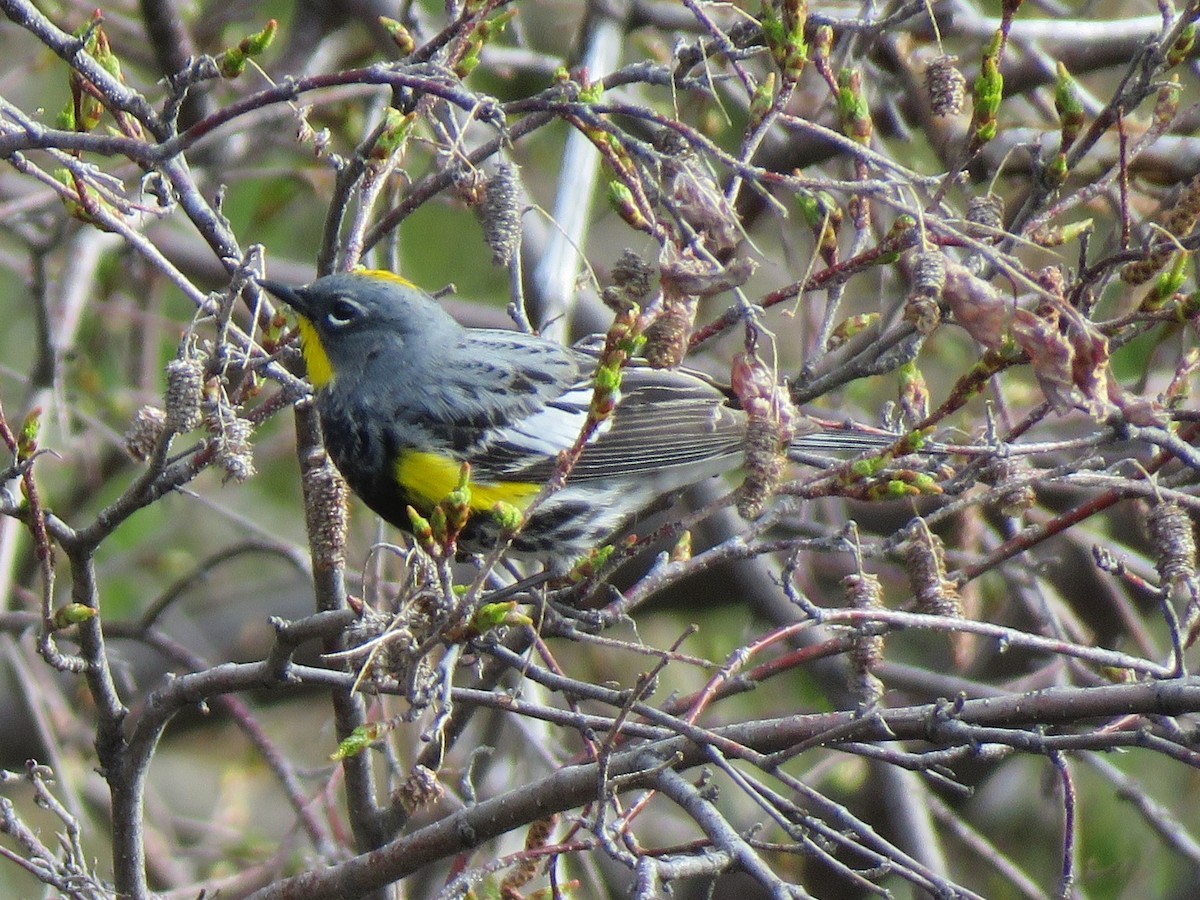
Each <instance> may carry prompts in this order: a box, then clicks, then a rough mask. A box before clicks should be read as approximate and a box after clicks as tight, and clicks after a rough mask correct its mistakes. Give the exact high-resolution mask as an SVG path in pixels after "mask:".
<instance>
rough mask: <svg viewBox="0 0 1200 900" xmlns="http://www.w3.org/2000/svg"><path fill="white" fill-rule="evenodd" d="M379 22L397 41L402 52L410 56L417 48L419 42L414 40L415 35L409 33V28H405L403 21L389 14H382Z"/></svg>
mask: <svg viewBox="0 0 1200 900" xmlns="http://www.w3.org/2000/svg"><path fill="white" fill-rule="evenodd" d="M379 24H380V25H382V26H383V27H384V30H386V31H387V33H388V34H389V35H391V38H392V40H393V41H395V43H396V46H397V47H399V48H400V53H401V54H402V55H404V56H408V54H410V53H412V52H413V50H415V49H416V48H417V43H416V41H414V40H413V36H412V35H411V34H409V31H408V29H407V28H405V27H404V25H403V24H402V23H401V22H398V21H397V20H396V19H391V18H388V17H387V16H380V17H379Z"/></svg>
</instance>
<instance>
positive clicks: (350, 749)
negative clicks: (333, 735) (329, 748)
mask: <svg viewBox="0 0 1200 900" xmlns="http://www.w3.org/2000/svg"><path fill="white" fill-rule="evenodd" d="M386 731H387V728H386V726H384V725H383V723H380V722H368V723H367V724H365V725H359V726H358V727H357V728H355V729H354V730H353V731H352V732H350V734H348V735H346V737H345V738H344V739H343V740H342V742H341V743H340V744H338V746H337V749H336V750H334V751H333V753H331V754H329V758H330V759H331V760H332V761H333V762H341V761H342V760H343V759H349V758H350V757H351V756H358V755H359V754H360V753H362V752H363V751H364V750H366V749H368V748H369V747H370V746H371V745H372V744H374V743H375V742H376V741H378V740H379V739H380V738H381V737H383V735H384V733H385V732H386Z"/></svg>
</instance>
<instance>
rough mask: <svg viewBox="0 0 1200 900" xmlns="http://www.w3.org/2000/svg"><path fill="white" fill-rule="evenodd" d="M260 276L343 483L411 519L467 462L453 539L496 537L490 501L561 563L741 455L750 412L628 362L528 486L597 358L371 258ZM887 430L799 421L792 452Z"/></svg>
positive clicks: (520, 545) (520, 542) (864, 439)
mask: <svg viewBox="0 0 1200 900" xmlns="http://www.w3.org/2000/svg"><path fill="white" fill-rule="evenodd" d="M258 283H259V284H260V285H261V286H262V287H263V288H265V289H266V290H267V291H268V292H270V293H271V294H272V295H274V296H275V297H276V298H278V299H279V300H280V301H282V302H283V303H285V304H286V305H287V306H289V307H290V308H291V309H292V311H293V312H294V313H295V314H296V317H297V322H298V332H299V340H300V348H301V352H302V355H303V358H304V360H305V363H306V366H307V371H308V378H309V381H310V383H311V384H312V387H313V392H314V404H315V408H316V410H317V413H318V416H319V419H320V422H321V430H322V433H323V436H324V441H325V446H326V449H327V450H328V452H329V455H330V457H331V458H332V460H333V462H334V464H335V465H336V466H337V468H338V470H339V471H340V472H341V473H342V475H343V477H344V478H345V480H346V482H347V484H348V485H349V487H350V489H351V490H352V491H353V492H354V493H355V494H357V495H358V496H359V497H360V498H361V499H362V500H363V501H364V502H365V503H366V505H367V506H368V507H370V508H371V509H372V510H373V511H374V512H375V513H377V514H378V515H379V516H380V517H381V518H383V519H384V520H385V521H387V522H389V523H390V524H392V525H395V526H397V527H399V528H401V529H403V530H406V531H410V532H411V531H412V530H413V525H412V518H411V515H410V512H409V508H410V507H412V508H413V509H414V510H416V511H417V512H418V513H419V514H421V515H428V514H429V513H430V512H431V510H432V509H433V508H434V507H435V506H436V505H437V504H438V503H439V502H440V501H441V500H443V498H445V497H446V495H447V494H449V493H450V492H451V491H453V490H454V489H455V488H457V487H458V486H459V482H460V474H461V472H462V467H463V464H464V463H468V464H469V465H470V469H469V473H470V474H469V478H470V501H469V502H470V509H471V515H470V517H469V519H468V521H467V523H466V525H465V526H464V527H463V529H462V531H461V533H460V534H459V537H458V545H459V547H460V548H462V549H464V550H467V551H468V552H484V551H486V550H488V549H490V548H492V547H493V546H495V544H496V542H497V541H498V540H500V538H501V534H502V531H503V530H504V529H503V528H502V525H501V522H500V520H499V518H498V517H497V516H496V515H493V509H494V508H495V507H496V505H497V504H498V503H503V504H507V505H508V506H509V507H510V508H512V507H515V508H516V509H518V510H521V511H522V512H526V513H527V515H526V516H525V520H524V523H523V525H522V527H521V528H520V530H519V532H518V533H517V534H516V535H515V536H511V547H510V549H511V550H513V551H515V552H516V553H517V554H520V555H524V556H533V557H537V558H540V559H542V560H543V561H545V562H547V564H548V565H551V566H556V567H559V568H562V567H564V566H569V565H570V563H571V561H573V560H575V559H578V558H579V557H581V556H583V555H585V554H587V553H588V552H589V551H591V550H592V549H594V548H596V547H598V546H600V545H602V544H603V543H604V542H606V541H608V540H610V539H611V538H612V537H613V536H614V535H617V534H620V533H622V532H623V531H624V530H625V529H627V528H628V527H629V526H630V525H631V523H632V522H633V521H634V520H635V519H636V518H637V517H638V515H639V514H640V513H642V512H644V511H645V510H646V509H647V508H648V507H652V506H654V505H655V501H657V500H659V499H660V498H663V497H666V496H671V495H674V494H675V493H676V492H678V491H680V490H682V489H684V488H687V487H689V486H691V485H695V484H698V483H699V482H702V481H704V480H706V479H708V478H711V477H713V476H715V475H720V474H722V473H725V472H728V471H731V470H734V469H736V468H738V466H739V464H740V463H741V461H742V458H743V455H744V448H745V442H746V435H747V426H748V415H747V413H746V412H745V411H744V410H743V409H742V408H740V406H739V404H738V402H737V400H736V398H735V397H734V396H733V395H732V394H731V392H730V391H729V390H728V389H725V388H723V387H722V386H720V385H718V384H717V383H716V382H714V381H713V380H712V379H710V378H709V377H707V376H706V375H703V374H701V373H699V372H696V371H693V370H690V369H687V368H672V369H663V368H653V367H651V366H649V365H648V364H645V363H644V362H643V361H640V360H638V359H636V358H635V359H632V360H630V362H629V363H628V364H627V365H625V367H624V368H623V370H622V373H621V381H620V388H619V392H618V393H617V394H616V395H615V400H616V402H615V406H614V408H613V410H612V414H611V415H610V416H608V417H607V418H605V419H603V420H602V421H601V422H600V423H599V425H598V426H597V427H596V428H595V429H594V431H593V432H592V434H591V435H590V437H589V439H588V441H587V443H586V445H585V446H584V447H583V449H582V452H581V453H580V454H579V455H578V458H577V460H576V462H575V465H574V467H573V468H571V469H570V472H569V475H568V477H567V479H566V481H565V484H564V485H563V486H562V487H561V489H559V490H557V491H556V492H554V493H551V494H549V495H548V496H545V497H543V498H542V500H541V502H539V503H538V504H537V505H536V506H534V507H532V508H531V504H532V503H533V501H534V498H535V497H538V495H539V494H541V493H542V490H543V487H544V485H545V484H546V483H547V481H548V480H549V479H550V478H551V477H552V476H553V475H554V473H555V471H556V468H557V467H558V465H559V460H560V454H562V453H563V451H565V450H568V449H570V448H572V447H573V446H574V445H575V443H576V441H577V440H578V439H579V436H580V434H581V431H582V429H583V428H584V426H585V423H586V422H587V419H588V410H589V407H590V405H591V402H592V396H593V390H594V381H593V376H594V375H595V372H596V369H597V363H598V355H597V354H596V353H595V352H592V351H589V350H588V349H585V348H582V347H579V346H575V347H571V346H565V345H562V344H560V343H558V342H555V341H552V340H549V339H546V338H543V337H540V336H538V335H536V334H531V333H526V332H521V331H515V330H504V329H493V328H470V327H465V326H463V325H461V324H459V323H458V322H457V321H456V320H455V319H454V318H453V317H452V316H451V315H450V314H449V313H448V312H446V310H444V309H443V308H442V307H441V306H440V305H439V304H438V303H437V301H436V300H435V299H434V298H433V297H431V296H430V295H429V294H427V293H426V292H425V291H423V290H421V289H420V288H418V287H417V286H416V285H414V284H413V283H412V282H410V281H408V280H407V279H404V278H402V277H401V276H399V275H396V274H394V273H391V272H387V271H383V270H358V271H355V272H348V273H339V274H333V275H327V276H324V277H321V278H318V279H316V280H315V281H313V282H312V283H310V284H308V285H304V286H291V285H287V284H283V283H280V282H277V281H272V280H270V279H265V278H263V279H259V280H258ZM891 440H894V436H884V437H881V436H879V435H876V434H855V433H847V432H838V431H829V430H822V429H821V428H820V427H819V426H816V425H810V426H809V427H808V429H807V433H804V434H800V435H799V436H797V437H796V438H795V439H794V440H793V441H792V443H791V445H790V446H789V448H788V449H789V452H790V453H802V452H804V451H811V450H818V449H825V450H830V449H833V450H836V449H864V448H868V447H878V446H881V445H886V444H887V443H889V442H890V441H891Z"/></svg>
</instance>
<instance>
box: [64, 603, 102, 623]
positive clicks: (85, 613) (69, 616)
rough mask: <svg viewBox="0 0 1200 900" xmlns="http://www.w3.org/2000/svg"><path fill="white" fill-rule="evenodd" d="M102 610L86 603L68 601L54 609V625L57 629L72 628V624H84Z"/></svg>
mask: <svg viewBox="0 0 1200 900" xmlns="http://www.w3.org/2000/svg"><path fill="white" fill-rule="evenodd" d="M99 614H100V611H99V610H98V609H96V608H95V607H92V606H88V605H87V604H86V603H68V604H67V605H66V606H60V607H59V608H58V609H56V610H55V611H54V618H53V622H54V627H55V628H56V629H61V628H70V627H71V626H72V625H82V624H83V623H84V622H87V621H89V620H90V619H94V618H96V616H98V615H99Z"/></svg>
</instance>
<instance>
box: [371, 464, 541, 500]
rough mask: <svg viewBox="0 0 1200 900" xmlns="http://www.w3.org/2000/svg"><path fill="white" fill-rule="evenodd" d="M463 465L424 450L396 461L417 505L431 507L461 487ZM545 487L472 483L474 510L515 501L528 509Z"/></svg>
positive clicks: (522, 483) (402, 483) (400, 479)
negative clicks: (460, 474)
mask: <svg viewBox="0 0 1200 900" xmlns="http://www.w3.org/2000/svg"><path fill="white" fill-rule="evenodd" d="M460 468H461V466H460V464H459V463H457V462H456V461H454V460H452V459H447V458H446V457H444V456H439V455H438V454H436V453H428V452H425V451H421V450H406V451H404V452H403V453H401V454H400V458H399V459H397V460H396V470H395V471H396V481H398V482H399V483H400V487H402V488H403V489H404V492H405V493H406V494H408V495H409V497H411V498H412V499H413V500H414V501H416V502H414V504H413V505H414V506H417V507H424V508H425V509H429V508H431V507H433V506H435V505H436V504H438V503H440V502H441V501H442V500H444V499H445V497H446V495H447V494H449V493H450V492H451V491H453V490H455V489H456V488H457V487H458V477H459V469H460ZM541 489H542V486H541V485H540V484H531V483H529V482H527V481H501V482H495V483H492V484H486V483H480V482H478V481H472V482H471V509H473V510H475V511H476V512H488V511H490V510H491V509H492V507H493V506H495V505H496V504H497V503H511V504H512V505H513V506H515V507H517V508H518V509H521V510H524V509H525V508H526V507H527V506H529V504H530V503H531V502H532V501H533V498H534V497H536V496H537V495H538V492H539V491H540V490H541Z"/></svg>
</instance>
